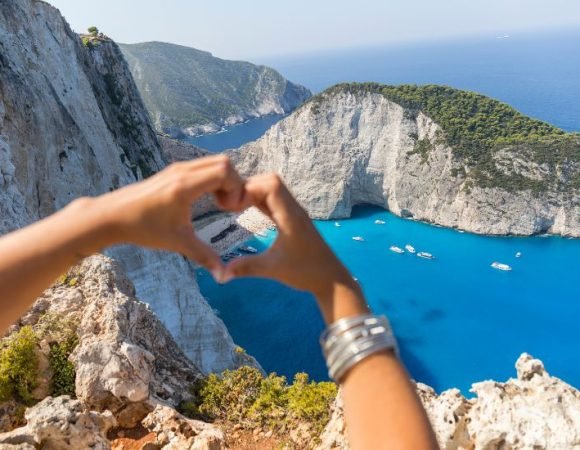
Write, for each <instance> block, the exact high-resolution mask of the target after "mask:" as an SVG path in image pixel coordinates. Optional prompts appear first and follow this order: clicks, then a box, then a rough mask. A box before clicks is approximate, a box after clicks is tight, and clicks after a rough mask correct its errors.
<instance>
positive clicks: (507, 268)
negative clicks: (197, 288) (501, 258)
mask: <svg viewBox="0 0 580 450" xmlns="http://www.w3.org/2000/svg"><path fill="white" fill-rule="evenodd" d="M491 267H493V268H494V269H497V270H503V271H505V272H509V271H510V270H512V268H511V266H509V265H508V264H503V263H500V262H497V261H494V262H492V263H491Z"/></svg>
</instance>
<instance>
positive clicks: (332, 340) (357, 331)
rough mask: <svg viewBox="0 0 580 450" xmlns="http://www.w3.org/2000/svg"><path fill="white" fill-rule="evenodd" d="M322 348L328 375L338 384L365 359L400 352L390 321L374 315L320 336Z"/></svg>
mask: <svg viewBox="0 0 580 450" xmlns="http://www.w3.org/2000/svg"><path fill="white" fill-rule="evenodd" d="M320 345H321V346H322V352H323V353H324V357H325V358H326V365H327V367H328V374H329V375H330V378H332V379H333V380H335V381H337V382H340V380H341V379H342V377H343V376H344V375H345V374H346V372H348V371H349V370H350V369H351V368H352V367H353V366H354V365H356V364H357V363H358V362H360V361H362V360H363V359H365V358H367V357H369V356H371V355H373V354H375V353H377V352H380V351H383V350H387V349H395V350H397V341H396V340H395V337H394V336H393V333H392V331H391V327H390V325H389V322H388V320H387V318H386V317H384V316H374V315H371V314H365V315H362V316H356V317H347V318H345V319H340V320H338V321H337V322H335V323H333V324H332V325H330V326H329V327H328V328H327V329H326V330H325V331H324V332H323V333H322V336H320Z"/></svg>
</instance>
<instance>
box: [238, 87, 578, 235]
mask: <svg viewBox="0 0 580 450" xmlns="http://www.w3.org/2000/svg"><path fill="white" fill-rule="evenodd" d="M232 157H233V158H234V159H235V160H236V164H237V165H238V168H239V169H240V170H241V171H242V172H243V173H245V174H251V173H256V172H260V171H267V170H274V171H278V172H280V173H281V174H282V175H283V177H284V179H285V180H286V182H287V183H288V184H289V186H290V187H291V188H292V190H293V191H294V193H295V194H296V195H297V196H298V198H299V200H300V201H301V202H302V204H303V205H304V206H305V207H306V208H307V209H308V211H309V213H310V214H311V215H312V216H313V217H316V218H324V219H329V218H340V217H348V216H349V215H350V213H351V209H352V207H353V206H354V205H357V204H362V203H370V204H375V205H379V206H382V207H385V208H388V209H389V210H391V211H392V212H393V213H395V214H398V215H401V216H404V217H412V218H414V219H417V220H424V221H428V222H433V223H437V224H440V225H444V226H448V227H457V228H461V229H465V230H468V231H472V232H475V233H485V234H516V235H529V234H534V233H545V232H549V233H559V234H562V235H570V236H580V136H579V135H574V134H567V133H564V132H563V131H561V130H559V129H556V128H554V127H552V126H550V125H547V124H545V123H543V122H540V121H537V120H533V119H530V118H527V117H525V116H523V115H521V114H519V113H518V112H517V111H515V110H513V109H512V108H510V107H509V106H507V105H505V104H503V103H500V102H497V101H495V100H491V99H489V98H486V97H484V96H481V95H477V94H473V93H469V92H465V91H459V90H456V89H451V88H445V87H438V86H424V87H417V86H400V87H390V86H382V85H378V84H351V85H338V86H336V87H334V88H331V89H329V90H328V91H326V92H324V93H323V94H321V95H319V96H316V97H314V98H313V99H312V100H311V101H309V102H308V103H306V104H305V105H304V106H303V107H301V108H299V109H298V110H297V111H296V112H294V113H293V114H292V115H291V116H289V117H288V118H286V119H284V120H283V121H281V122H279V123H278V124H276V125H275V126H274V127H272V128H271V129H270V130H269V131H268V132H267V133H266V134H265V135H264V136H263V137H262V138H261V139H259V140H258V141H256V142H252V143H250V144H248V145H246V146H244V147H242V148H241V149H240V150H238V151H235V152H233V153H232Z"/></svg>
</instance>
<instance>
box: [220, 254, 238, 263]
mask: <svg viewBox="0 0 580 450" xmlns="http://www.w3.org/2000/svg"><path fill="white" fill-rule="evenodd" d="M240 256H242V255H241V253H238V252H229V253H226V254H225V255H224V256H222V260H223V261H224V262H228V261H231V260H232V259H234V258H239V257H240Z"/></svg>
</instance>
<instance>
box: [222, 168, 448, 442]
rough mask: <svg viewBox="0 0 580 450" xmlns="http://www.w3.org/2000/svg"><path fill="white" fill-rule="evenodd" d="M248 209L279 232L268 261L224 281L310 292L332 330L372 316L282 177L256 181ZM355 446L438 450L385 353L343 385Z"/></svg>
mask: <svg viewBox="0 0 580 450" xmlns="http://www.w3.org/2000/svg"><path fill="white" fill-rule="evenodd" d="M245 192H246V194H245V198H244V203H245V205H244V206H249V205H250V204H255V205H257V206H258V207H259V208H260V209H261V210H262V211H263V212H264V213H265V214H267V215H268V216H270V217H271V218H272V220H274V222H275V223H276V224H277V225H278V231H279V235H278V239H277V240H276V242H275V243H274V244H273V245H272V246H271V247H270V249H269V250H268V251H266V252H265V253H263V254H261V255H258V256H252V257H246V258H240V259H236V260H234V261H233V262H231V263H230V264H229V265H228V266H227V267H226V271H225V278H224V281H227V280H229V279H231V278H233V277H238V276H263V277H268V278H273V279H277V280H280V281H282V282H283V283H286V284H288V285H290V286H292V287H294V288H296V289H300V290H305V291H310V292H312V293H313V294H314V295H315V296H316V298H317V300H318V304H319V306H320V310H321V312H322V315H323V316H324V319H325V321H326V323H327V324H331V323H333V322H335V321H337V320H338V319H341V318H344V317H349V316H357V315H360V314H365V313H367V312H368V308H367V306H366V302H365V300H364V297H363V295H362V292H361V290H360V288H359V286H358V284H357V283H355V282H354V280H353V279H352V277H351V275H350V274H349V273H348V271H347V270H346V268H345V267H344V266H343V265H342V264H341V263H340V261H339V260H338V259H337V258H336V256H335V255H334V253H333V252H332V251H331V250H330V248H328V246H327V245H326V244H325V243H324V241H323V240H322V238H321V237H320V235H319V234H318V232H317V231H316V229H315V228H314V226H313V225H312V223H311V222H310V220H309V218H308V216H307V214H306V213H305V212H304V210H303V209H302V208H301V207H300V206H299V205H298V203H297V202H296V201H295V200H294V198H293V197H292V196H291V194H290V193H289V192H288V190H287V189H286V188H285V186H284V185H283V183H282V182H281V181H280V179H279V178H278V177H277V176H273V175H263V176H257V177H253V178H250V179H249V180H248V182H247V184H246V189H245ZM342 388H343V398H344V413H345V419H346V423H347V425H348V433H349V441H350V444H351V447H352V448H353V450H357V449H362V450H366V449H412V450H421V449H437V448H438V446H437V442H436V440H435V437H434V434H433V430H432V428H431V425H430V423H429V420H428V418H427V415H426V413H425V411H424V409H423V407H422V405H421V402H420V400H419V398H418V397H417V395H416V393H415V390H414V388H413V386H412V384H411V382H410V380H409V376H408V374H407V372H406V370H405V368H404V367H403V365H402V364H401V363H400V361H399V360H398V359H397V358H396V357H395V355H394V354H393V353H392V352H390V351H384V352H382V353H377V354H375V355H373V356H370V357H368V358H366V359H364V360H363V361H361V362H360V363H359V364H357V365H356V366H354V367H353V368H352V369H351V370H350V371H349V372H347V374H346V375H345V377H344V378H343V380H342Z"/></svg>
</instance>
